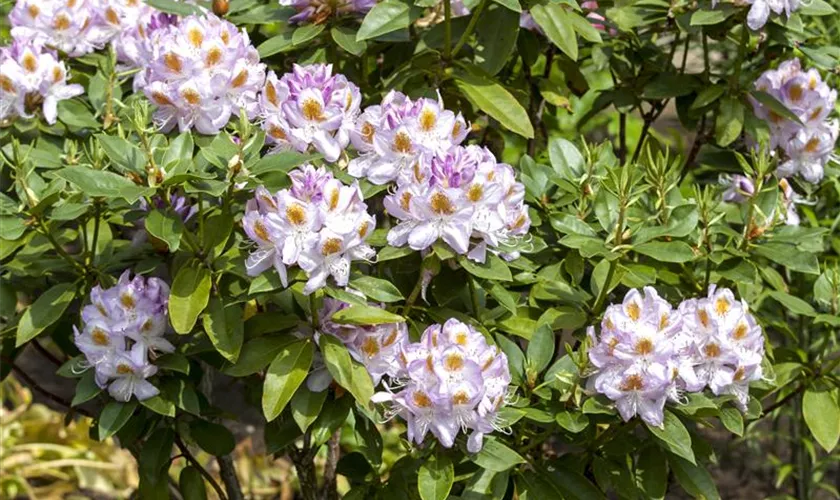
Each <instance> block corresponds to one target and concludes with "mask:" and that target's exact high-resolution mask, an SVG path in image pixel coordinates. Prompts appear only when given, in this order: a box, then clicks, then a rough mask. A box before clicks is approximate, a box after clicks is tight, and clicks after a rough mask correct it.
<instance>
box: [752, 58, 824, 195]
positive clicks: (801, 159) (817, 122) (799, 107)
mask: <svg viewBox="0 0 840 500" xmlns="http://www.w3.org/2000/svg"><path fill="white" fill-rule="evenodd" d="M755 88H756V89H758V90H760V91H762V92H766V93H768V94H770V95H771V96H773V97H774V98H776V99H777V100H778V101H780V102H781V103H782V104H783V105H784V106H785V107H786V108H787V109H789V110H790V111H791V112H792V113H793V114H794V115H796V117H797V118H799V122H800V123H797V122H796V121H794V120H790V119H788V118H785V117H784V116H781V115H779V114H778V113H776V112H774V111H773V110H772V109H770V108H769V107H767V106H765V105H763V104H761V103H760V102H758V101H757V100H753V108H754V109H755V113H756V116H758V117H759V118H761V119H764V120H766V121H767V123H768V124H769V126H770V141H771V144H770V146H771V147H772V148H777V147H780V148H782V149H783V150H784V152H785V155H786V157H787V161H785V162H784V163H782V164H781V165H780V166H779V168H778V171H777V174H778V175H779V176H780V177H790V176H792V175H795V174H797V173H798V174H799V175H801V176H802V178H804V179H805V180H806V181H808V182H811V183H817V182H819V181H820V180H821V179H822V177H823V173H824V171H823V170H824V167H825V164H826V163H827V162H828V160H829V158H830V156H831V153H832V151H833V149H834V143H835V142H837V136H838V131H840V127H838V122H837V121H836V120H828V115H829V114H830V113H831V111H832V110H833V109H834V103H835V102H836V100H837V91H836V90H833V89H831V88H829V87H828V85H827V84H826V83H825V82H823V80H822V78H821V77H820V74H819V72H818V71H817V70H815V69H810V70H808V71H802V67H801V66H800V64H799V59H791V60H789V61H785V62H783V63H782V64H780V65H779V67H778V69H775V70H768V71H765V72H764V73H763V74H762V75H761V77H759V79H758V80H756V82H755Z"/></svg>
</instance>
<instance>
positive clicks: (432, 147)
mask: <svg viewBox="0 0 840 500" xmlns="http://www.w3.org/2000/svg"><path fill="white" fill-rule="evenodd" d="M467 132H469V129H468V127H467V122H466V121H465V120H464V117H463V116H461V114H460V113H458V114H457V115H456V114H455V113H453V112H452V111H450V110H448V109H445V108H444V105H443V100H442V99H441V98H440V96H438V100H437V101H435V100H433V99H427V98H422V99H417V100H412V99H410V98H409V97H408V96H406V95H405V94H403V93H401V92H397V91H393V90H392V91H391V92H389V93H388V95H386V96H385V98H384V99H383V100H382V103H381V104H379V105H374V106H369V107H367V108H365V110H364V112H363V113H362V114H361V115H359V117H358V119H356V120H355V123H354V125H353V128H352V130H351V132H350V140H352V141H353V146H354V147H355V148H356V150H357V151H358V152H359V153H361V154H360V156H359V157H358V158H355V159H353V160H352V161H351V162H350V164H349V166H348V168H347V171H348V172H349V173H350V174H351V175H353V176H355V177H364V178H366V179H367V180H369V181H370V182H372V183H374V184H380V185H381V184H387V183H389V182H393V181H396V180H398V179H401V178H402V179H403V180H405V181H408V182H412V178H416V177H417V176H416V175H413V170H415V169H418V168H419V169H422V168H426V167H428V163H429V162H430V161H431V159H432V158H433V157H434V156H436V155H440V154H446V152H448V151H449V150H450V149H452V148H453V147H454V146H457V145H459V144H461V142H462V141H463V140H464V139H465V138H466V137H467Z"/></svg>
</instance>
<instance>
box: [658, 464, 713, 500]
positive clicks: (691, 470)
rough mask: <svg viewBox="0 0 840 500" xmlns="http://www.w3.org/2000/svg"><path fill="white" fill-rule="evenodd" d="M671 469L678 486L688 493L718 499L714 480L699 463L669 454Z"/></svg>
mask: <svg viewBox="0 0 840 500" xmlns="http://www.w3.org/2000/svg"><path fill="white" fill-rule="evenodd" d="M668 463H669V464H671V470H673V471H674V476H676V478H677V481H678V482H679V483H680V486H682V487H683V489H684V490H685V491H686V493H688V494H689V495H691V496H693V497H695V498H704V499H706V500H720V494H719V493H718V491H717V487H716V486H715V480H714V479H713V478H712V476H711V474H709V471H707V470H706V468H705V467H703V466H701V465H697V464H695V463H693V462H689V461H687V460H684V459H682V458H680V457H678V456H675V455H671V456H670V457H669V459H668Z"/></svg>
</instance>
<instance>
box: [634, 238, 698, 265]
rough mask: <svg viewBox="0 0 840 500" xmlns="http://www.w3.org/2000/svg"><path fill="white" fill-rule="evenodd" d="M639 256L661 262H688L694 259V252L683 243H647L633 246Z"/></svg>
mask: <svg viewBox="0 0 840 500" xmlns="http://www.w3.org/2000/svg"><path fill="white" fill-rule="evenodd" d="M633 250H635V251H636V252H638V253H640V254H644V255H647V256H648V257H653V258H654V259H656V260H659V261H662V262H677V263H680V262H688V261H690V260H692V259H694V250H692V249H691V246H689V244H688V243H686V242H684V241H649V242H647V243H642V244H641V245H635V246H633Z"/></svg>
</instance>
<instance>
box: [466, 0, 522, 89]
mask: <svg viewBox="0 0 840 500" xmlns="http://www.w3.org/2000/svg"><path fill="white" fill-rule="evenodd" d="M476 36H477V37H478V42H479V44H478V46H477V47H475V51H476V61H477V63H478V66H479V67H480V68H481V69H483V70H484V71H486V72H487V73H488V74H490V75H495V74H496V73H498V72H499V71H501V70H502V68H504V66H505V64H507V62H508V61H509V60H510V55H511V53H512V52H513V49H514V47H515V46H516V39H517V37H518V36H519V14H517V13H516V12H515V11H513V10H510V9H508V8H505V7H500V6H497V5H491V6H490V7H488V9H487V12H485V13H484V15H483V16H481V30H479V31H478V33H477V35H476Z"/></svg>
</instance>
